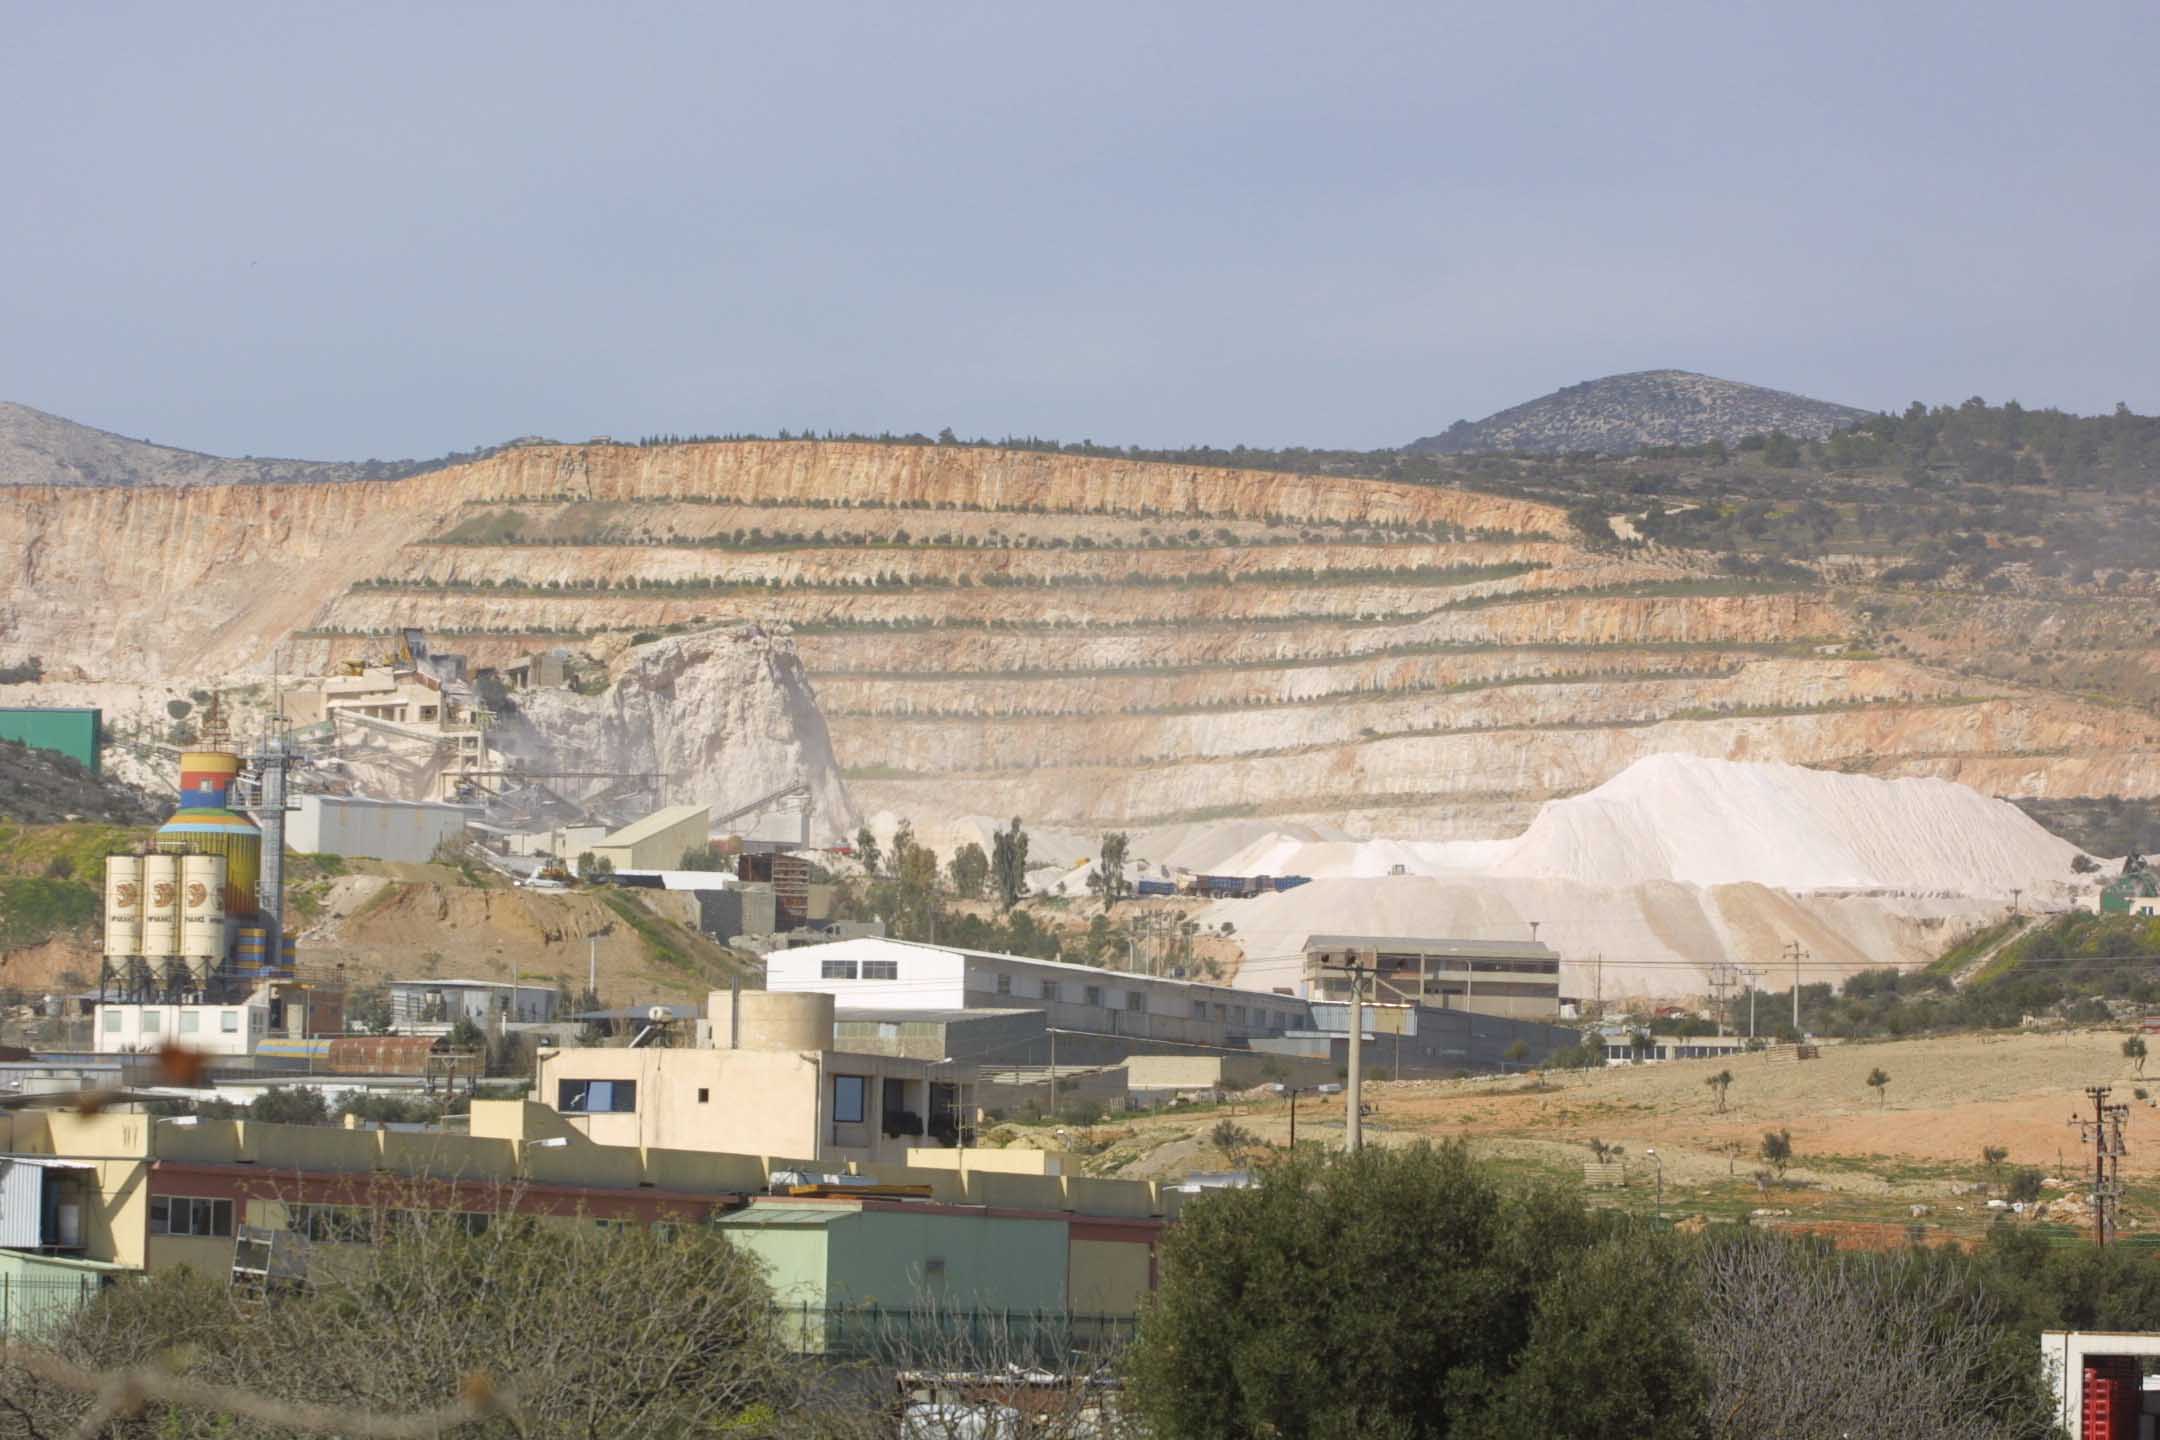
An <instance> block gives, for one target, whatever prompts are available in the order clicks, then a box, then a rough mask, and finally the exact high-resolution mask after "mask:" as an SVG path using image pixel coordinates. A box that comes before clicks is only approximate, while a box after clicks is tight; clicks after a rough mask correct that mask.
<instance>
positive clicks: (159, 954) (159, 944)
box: [142, 855, 180, 987]
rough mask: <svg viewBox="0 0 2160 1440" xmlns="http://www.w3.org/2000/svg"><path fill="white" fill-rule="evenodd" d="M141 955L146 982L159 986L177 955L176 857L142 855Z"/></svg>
mask: <svg viewBox="0 0 2160 1440" xmlns="http://www.w3.org/2000/svg"><path fill="white" fill-rule="evenodd" d="M142 876H143V879H142V886H143V889H142V893H143V902H142V903H143V926H142V955H143V963H144V964H145V966H147V967H148V970H149V973H150V983H151V984H152V985H154V986H159V987H162V986H163V985H164V983H165V974H166V972H167V971H168V970H169V969H171V967H172V962H173V961H174V960H176V959H178V958H179V955H180V857H179V856H177V855H145V856H143V857H142Z"/></svg>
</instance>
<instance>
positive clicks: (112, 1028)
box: [105, 1005, 120, 1035]
mask: <svg viewBox="0 0 2160 1440" xmlns="http://www.w3.org/2000/svg"><path fill="white" fill-rule="evenodd" d="M105 1033H106V1034H108V1035H117V1034H119V1033H120V1007H119V1006H117V1005H107V1006H106V1007H105Z"/></svg>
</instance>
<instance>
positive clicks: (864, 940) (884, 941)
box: [765, 935, 1543, 1009]
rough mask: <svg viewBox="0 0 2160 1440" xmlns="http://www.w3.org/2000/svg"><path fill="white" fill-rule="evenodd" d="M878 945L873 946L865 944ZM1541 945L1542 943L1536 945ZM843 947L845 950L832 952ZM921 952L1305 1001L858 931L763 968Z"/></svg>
mask: <svg viewBox="0 0 2160 1440" xmlns="http://www.w3.org/2000/svg"><path fill="white" fill-rule="evenodd" d="M871 946H874V947H878V948H876V949H874V950H871V949H866V948H865V947H871ZM1540 948H1541V949H1542V948H1543V947H1540ZM838 950H846V951H847V952H849V953H847V954H845V955H837V954H834V953H833V952H835V951H838ZM902 950H905V951H912V952H921V953H926V954H931V955H957V956H959V957H961V958H962V959H965V960H990V961H995V962H997V963H998V964H1001V965H1033V966H1036V967H1038V968H1040V969H1044V970H1056V971H1060V972H1062V973H1064V974H1067V975H1087V976H1092V977H1093V978H1094V979H1095V980H1097V981H1108V982H1110V983H1113V984H1119V985H1128V984H1143V985H1169V986H1175V987H1176V988H1178V989H1181V990H1206V991H1208V992H1210V993H1220V994H1222V995H1225V996H1234V997H1235V998H1236V1003H1238V1004H1240V1005H1250V1004H1254V1003H1257V1002H1260V1001H1275V1002H1278V1003H1281V1004H1284V1005H1287V1006H1289V1007H1290V1008H1292V1009H1295V1008H1297V1007H1298V1006H1300V1005H1303V1004H1304V1003H1305V1002H1304V1001H1303V1000H1300V999H1298V998H1296V997H1295V996H1291V995H1275V994H1271V993H1270V992H1268V991H1264V990H1240V989H1238V988H1237V987H1236V986H1234V985H1218V984H1216V983H1215V982H1214V981H1212V980H1173V979H1171V978H1170V977H1169V976H1167V975H1136V974H1134V973H1133V972H1131V971H1130V970H1105V969H1103V968H1102V967H1100V966H1097V965H1076V964H1074V963H1073V962H1071V961H1070V960H1038V959H1037V958H1035V957H1034V956H1032V955H1004V954H1000V953H999V952H997V951H995V950H963V949H961V948H960V947H959V946H957V945H931V944H927V943H925V942H924V941H921V940H894V939H892V938H890V937H888V936H883V935H858V936H854V937H852V938H850V939H846V940H828V941H826V942H825V943H823V944H821V945H794V946H790V947H789V948H787V949H785V950H774V951H772V952H770V953H769V954H767V955H766V957H765V969H766V973H767V975H768V976H769V975H770V974H771V973H772V968H773V964H774V962H775V961H783V960H785V961H793V960H797V959H823V958H830V959H857V960H860V959H864V958H870V959H879V960H883V959H899V958H901V957H900V956H899V955H898V954H896V953H894V952H896V951H902Z"/></svg>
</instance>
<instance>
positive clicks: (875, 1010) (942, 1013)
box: [833, 1005, 1043, 1025]
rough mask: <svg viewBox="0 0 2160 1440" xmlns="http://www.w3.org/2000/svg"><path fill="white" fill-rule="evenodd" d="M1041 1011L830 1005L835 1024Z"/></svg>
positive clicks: (1038, 1012)
mask: <svg viewBox="0 0 2160 1440" xmlns="http://www.w3.org/2000/svg"><path fill="white" fill-rule="evenodd" d="M1042 1014H1043V1012H1042V1011H1041V1010H1039V1009H1034V1008H1030V1007H1028V1006H1024V1005H1023V1006H1020V1007H1018V1008H1016V1009H1010V1010H903V1009H893V1008H889V1007H884V1008H881V1007H876V1006H872V1007H869V1008H865V1009H861V1010H842V1009H840V1008H838V1007H837V1006H836V1007H834V1009H833V1024H835V1025H847V1024H851V1023H852V1024H856V1025H873V1024H874V1025H924V1024H938V1023H942V1024H946V1025H951V1024H956V1023H959V1022H962V1021H969V1020H1009V1019H1011V1018H1012V1017H1013V1016H1015V1015H1032V1016H1034V1017H1035V1018H1036V1019H1041V1018H1042Z"/></svg>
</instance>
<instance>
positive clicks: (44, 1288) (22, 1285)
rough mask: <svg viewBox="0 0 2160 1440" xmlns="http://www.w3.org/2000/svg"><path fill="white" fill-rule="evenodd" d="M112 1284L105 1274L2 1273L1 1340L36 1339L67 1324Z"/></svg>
mask: <svg viewBox="0 0 2160 1440" xmlns="http://www.w3.org/2000/svg"><path fill="white" fill-rule="evenodd" d="M111 1283H112V1277H110V1276H105V1275H67V1276H43V1275H40V1276H22V1275H12V1274H6V1273H0V1339H7V1340H37V1339H43V1338H45V1337H46V1336H49V1335H51V1334H52V1332H53V1331H55V1330H57V1329H58V1328H59V1327H60V1326H62V1325H64V1324H66V1323H67V1322H68V1321H69V1320H70V1319H72V1318H73V1317H74V1315H75V1312H76V1311H78V1310H80V1309H82V1308H83V1307H84V1306H85V1305H88V1304H89V1303H90V1302H91V1301H93V1300H95V1299H97V1297H98V1296H99V1295H100V1294H101V1293H103V1291H104V1289H105V1287H106V1286H107V1285H109V1284H111Z"/></svg>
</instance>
